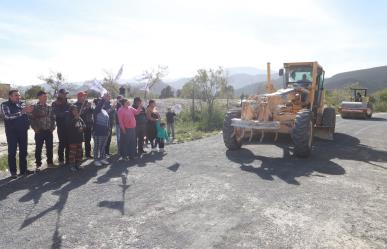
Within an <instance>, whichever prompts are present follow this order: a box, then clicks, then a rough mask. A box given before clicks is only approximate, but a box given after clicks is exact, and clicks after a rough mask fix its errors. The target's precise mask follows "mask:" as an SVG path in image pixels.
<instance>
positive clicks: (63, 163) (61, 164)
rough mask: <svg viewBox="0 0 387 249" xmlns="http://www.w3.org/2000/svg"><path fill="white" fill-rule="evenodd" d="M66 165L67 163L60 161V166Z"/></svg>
mask: <svg viewBox="0 0 387 249" xmlns="http://www.w3.org/2000/svg"><path fill="white" fill-rule="evenodd" d="M64 165H66V163H65V162H59V166H58V167H61V166H64Z"/></svg>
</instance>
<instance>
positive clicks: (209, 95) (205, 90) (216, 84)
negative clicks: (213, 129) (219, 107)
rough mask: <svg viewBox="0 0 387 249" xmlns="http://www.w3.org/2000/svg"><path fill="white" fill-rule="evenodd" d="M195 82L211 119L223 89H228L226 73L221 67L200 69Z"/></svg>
mask: <svg viewBox="0 0 387 249" xmlns="http://www.w3.org/2000/svg"><path fill="white" fill-rule="evenodd" d="M193 80H194V82H195V84H194V86H197V90H198V93H199V96H200V97H201V99H202V100H203V101H204V102H205V103H206V104H207V110H208V115H209V118H211V117H212V113H213V110H214V104H215V100H216V99H217V98H218V96H219V95H220V93H221V91H222V89H225V88H226V87H227V77H226V75H225V72H224V70H223V68H221V67H219V68H218V69H209V70H205V69H199V70H198V72H197V74H196V76H195V77H194V79H193ZM194 89H195V87H194Z"/></svg>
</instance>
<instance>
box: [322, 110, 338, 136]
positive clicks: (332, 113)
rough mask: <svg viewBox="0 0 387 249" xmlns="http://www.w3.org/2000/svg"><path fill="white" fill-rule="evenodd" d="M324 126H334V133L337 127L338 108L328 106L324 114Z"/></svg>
mask: <svg viewBox="0 0 387 249" xmlns="http://www.w3.org/2000/svg"><path fill="white" fill-rule="evenodd" d="M322 126H324V127H331V128H333V129H332V131H333V133H334V132H335V127H336V110H335V108H332V107H327V108H325V109H324V111H323V116H322Z"/></svg>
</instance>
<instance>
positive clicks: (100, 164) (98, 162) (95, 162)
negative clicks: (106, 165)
mask: <svg viewBox="0 0 387 249" xmlns="http://www.w3.org/2000/svg"><path fill="white" fill-rule="evenodd" d="M94 165H95V166H97V167H101V166H102V163H101V162H100V161H97V160H96V161H94Z"/></svg>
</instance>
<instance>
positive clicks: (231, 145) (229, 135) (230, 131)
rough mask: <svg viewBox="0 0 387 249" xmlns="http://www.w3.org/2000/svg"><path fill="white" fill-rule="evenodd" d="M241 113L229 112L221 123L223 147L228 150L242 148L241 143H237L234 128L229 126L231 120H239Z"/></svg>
mask: <svg viewBox="0 0 387 249" xmlns="http://www.w3.org/2000/svg"><path fill="white" fill-rule="evenodd" d="M240 117H241V111H240V110H237V111H229V112H227V113H226V114H225V115H224V121H223V141H224V145H225V146H226V147H227V148H228V149H230V150H237V149H240V148H241V146H242V141H239V142H238V141H237V139H236V136H235V134H234V127H233V126H231V119H233V118H240Z"/></svg>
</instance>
